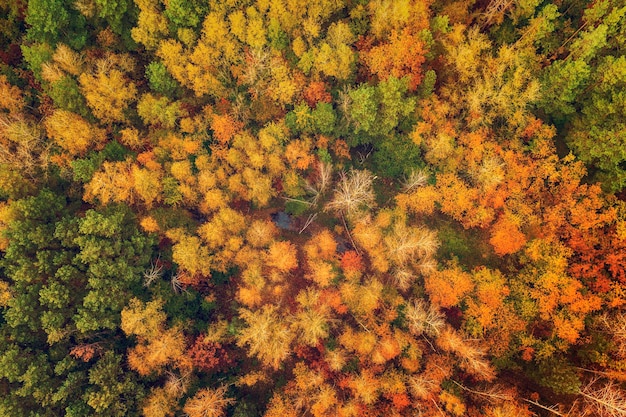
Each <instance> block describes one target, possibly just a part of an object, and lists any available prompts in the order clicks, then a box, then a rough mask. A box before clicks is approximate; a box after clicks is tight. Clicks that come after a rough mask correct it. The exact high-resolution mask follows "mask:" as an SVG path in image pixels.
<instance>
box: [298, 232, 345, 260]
mask: <svg viewBox="0 0 626 417" xmlns="http://www.w3.org/2000/svg"><path fill="white" fill-rule="evenodd" d="M304 251H305V253H306V255H307V257H308V258H309V260H324V261H332V260H334V259H335V257H336V256H337V242H336V241H335V238H334V236H333V235H332V234H331V233H330V232H329V231H328V230H322V231H321V232H319V233H317V234H316V235H315V236H313V237H312V238H311V240H309V241H308V242H307V244H306V245H305V246H304Z"/></svg>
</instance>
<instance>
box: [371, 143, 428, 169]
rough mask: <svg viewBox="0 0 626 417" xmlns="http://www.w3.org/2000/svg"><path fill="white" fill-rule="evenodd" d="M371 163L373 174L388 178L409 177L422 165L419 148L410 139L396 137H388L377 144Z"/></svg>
mask: <svg viewBox="0 0 626 417" xmlns="http://www.w3.org/2000/svg"><path fill="white" fill-rule="evenodd" d="M373 161H374V166H375V168H374V170H375V172H376V173H377V174H379V175H381V176H383V177H389V178H398V177H401V176H402V175H405V176H406V175H409V174H410V173H411V171H412V170H415V169H417V168H419V167H421V166H422V165H423V161H422V159H421V150H420V147H419V146H417V145H415V143H413V141H412V140H411V139H410V138H407V137H401V136H398V135H394V136H389V137H388V138H387V139H386V140H383V141H381V142H380V143H379V144H377V146H376V152H374V155H373Z"/></svg>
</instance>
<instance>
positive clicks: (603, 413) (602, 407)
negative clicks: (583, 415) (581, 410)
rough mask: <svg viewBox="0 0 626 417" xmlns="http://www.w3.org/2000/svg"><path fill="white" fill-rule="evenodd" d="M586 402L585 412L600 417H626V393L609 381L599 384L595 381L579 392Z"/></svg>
mask: <svg viewBox="0 0 626 417" xmlns="http://www.w3.org/2000/svg"><path fill="white" fill-rule="evenodd" d="M579 394H580V395H581V396H582V397H583V398H584V400H585V411H590V412H591V414H592V415H595V416H598V417H625V416H626V393H624V391H622V390H621V389H620V388H619V386H618V385H617V384H616V383H615V382H613V381H609V382H608V383H606V384H598V380H597V379H594V380H592V381H591V382H589V383H588V384H587V385H585V386H584V387H583V388H582V389H581V390H580V392H579Z"/></svg>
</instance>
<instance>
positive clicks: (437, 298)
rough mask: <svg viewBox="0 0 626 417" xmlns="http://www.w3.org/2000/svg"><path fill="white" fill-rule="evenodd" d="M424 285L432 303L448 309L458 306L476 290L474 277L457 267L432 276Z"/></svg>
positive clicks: (428, 277) (427, 278) (437, 272)
mask: <svg viewBox="0 0 626 417" xmlns="http://www.w3.org/2000/svg"><path fill="white" fill-rule="evenodd" d="M424 284H425V287H426V292H427V293H428V295H429V297H430V301H431V302H432V303H434V304H436V305H438V306H440V307H446V308H447V307H452V306H455V305H457V304H458V303H459V302H460V301H461V300H462V299H463V297H465V296H466V295H467V294H468V293H469V292H470V291H472V289H473V288H474V284H473V282H472V276H471V275H470V274H468V273H467V272H464V271H462V270H461V269H460V268H459V267H458V266H455V265H452V266H451V267H448V268H447V269H444V270H443V271H436V272H434V273H433V274H430V275H429V276H427V277H426V279H425V280H424Z"/></svg>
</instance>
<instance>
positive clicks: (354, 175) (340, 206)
mask: <svg viewBox="0 0 626 417" xmlns="http://www.w3.org/2000/svg"><path fill="white" fill-rule="evenodd" d="M375 178H376V177H375V176H374V175H372V174H371V173H370V172H369V171H365V170H363V171H360V170H351V171H350V172H349V173H348V174H346V173H342V174H341V178H340V180H339V184H338V185H337V189H336V190H335V195H334V196H333V199H332V200H331V201H330V202H329V203H328V204H327V205H326V209H327V210H334V211H338V212H340V213H342V214H345V215H346V216H348V217H351V216H354V214H356V213H358V212H359V211H360V210H361V209H362V208H364V207H372V206H373V205H374V190H373V189H372V185H373V182H374V179H375Z"/></svg>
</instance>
